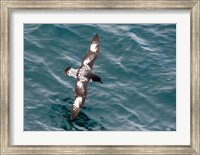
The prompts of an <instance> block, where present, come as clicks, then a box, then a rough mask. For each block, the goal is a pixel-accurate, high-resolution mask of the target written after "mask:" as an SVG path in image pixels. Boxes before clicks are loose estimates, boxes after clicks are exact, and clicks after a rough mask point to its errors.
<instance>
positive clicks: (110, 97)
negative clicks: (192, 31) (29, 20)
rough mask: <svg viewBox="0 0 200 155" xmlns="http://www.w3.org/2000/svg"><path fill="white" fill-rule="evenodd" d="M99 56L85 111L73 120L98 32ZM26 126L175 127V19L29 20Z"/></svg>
mask: <svg viewBox="0 0 200 155" xmlns="http://www.w3.org/2000/svg"><path fill="white" fill-rule="evenodd" d="M95 33H98V34H99V37H100V55H99V57H98V59H97V60H96V62H95V64H94V72H95V73H96V74H98V75H99V76H100V77H101V79H102V81H103V84H101V83H96V82H91V81H90V82H89V84H88V95H87V99H86V102H85V104H84V107H83V109H82V110H81V112H80V114H79V115H78V117H77V118H76V119H75V121H71V120H70V109H71V105H72V103H73V99H74V86H75V82H76V80H75V79H73V78H72V77H67V76H64V72H63V71H64V69H65V68H66V67H67V66H72V67H74V68H79V66H80V63H81V61H82V58H83V57H84V55H85V54H86V51H87V49H88V47H89V44H90V41H91V39H92V38H93V36H94V34H95ZM24 130H25V131H55V130H57V131H94V130H95V131H175V130H176V25H175V24H25V25H24Z"/></svg>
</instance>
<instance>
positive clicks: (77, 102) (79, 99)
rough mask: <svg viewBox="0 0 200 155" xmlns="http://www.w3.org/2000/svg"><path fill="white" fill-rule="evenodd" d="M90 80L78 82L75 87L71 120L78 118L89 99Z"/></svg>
mask: <svg viewBox="0 0 200 155" xmlns="http://www.w3.org/2000/svg"><path fill="white" fill-rule="evenodd" d="M88 81H89V79H88V80H85V81H84V80H79V79H77V81H76V87H75V97H74V103H73V104H72V108H71V119H72V120H74V119H75V118H76V116H77V115H78V114H79V112H80V110H81V108H82V107H83V104H84V102H85V100H86V97H87V83H88Z"/></svg>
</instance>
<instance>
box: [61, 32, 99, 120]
mask: <svg viewBox="0 0 200 155" xmlns="http://www.w3.org/2000/svg"><path fill="white" fill-rule="evenodd" d="M99 51H100V49H99V36H98V34H95V36H94V37H93V39H92V41H91V43H90V46H89V48H88V50H87V53H86V55H85V57H84V58H83V60H82V63H81V66H80V68H79V69H74V68H72V67H67V68H66V69H65V70H64V74H65V75H68V76H72V77H74V78H76V79H77V80H76V85H75V96H74V102H73V104H72V108H71V120H74V119H75V118H76V116H77V115H78V114H79V112H80V110H81V108H82V107H83V104H84V102H85V100H86V97H87V84H88V82H89V81H90V79H92V81H94V82H100V83H103V82H102V81H101V78H100V77H99V76H98V75H96V74H94V72H93V71H92V70H93V64H94V62H95V60H96V59H97V57H98V55H99Z"/></svg>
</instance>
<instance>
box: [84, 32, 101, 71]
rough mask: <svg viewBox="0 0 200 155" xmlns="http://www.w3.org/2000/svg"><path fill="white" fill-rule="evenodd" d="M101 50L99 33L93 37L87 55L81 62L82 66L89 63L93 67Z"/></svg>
mask: <svg viewBox="0 0 200 155" xmlns="http://www.w3.org/2000/svg"><path fill="white" fill-rule="evenodd" d="M99 51H100V49H99V36H98V34H95V36H94V37H93V39H92V41H91V43H90V46H89V48H88V51H87V53H86V55H85V57H84V58H83V61H82V63H81V67H82V66H85V65H88V66H89V67H90V68H91V69H92V68H93V64H94V62H95V60H96V58H97V57H98V55H99Z"/></svg>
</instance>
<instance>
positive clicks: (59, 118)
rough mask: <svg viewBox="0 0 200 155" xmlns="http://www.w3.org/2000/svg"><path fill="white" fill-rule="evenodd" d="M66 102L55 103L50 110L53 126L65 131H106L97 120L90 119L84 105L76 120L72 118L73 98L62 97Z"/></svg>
mask: <svg viewBox="0 0 200 155" xmlns="http://www.w3.org/2000/svg"><path fill="white" fill-rule="evenodd" d="M62 101H63V102H64V103H67V104H64V103H53V104H52V105H51V110H50V115H49V116H50V119H51V126H52V127H53V128H56V129H59V130H64V131H105V130H106V129H105V127H103V126H102V125H101V124H100V123H98V122H97V121H95V120H93V119H90V118H89V117H88V116H87V115H86V114H85V113H84V112H83V110H87V108H86V107H83V109H82V111H81V112H80V113H79V115H78V116H77V118H76V119H75V120H73V121H72V120H71V118H70V117H71V105H72V103H73V99H72V98H64V99H62Z"/></svg>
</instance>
